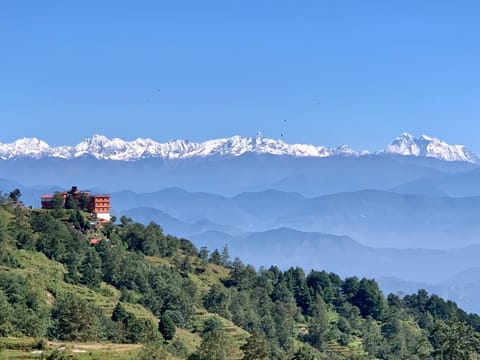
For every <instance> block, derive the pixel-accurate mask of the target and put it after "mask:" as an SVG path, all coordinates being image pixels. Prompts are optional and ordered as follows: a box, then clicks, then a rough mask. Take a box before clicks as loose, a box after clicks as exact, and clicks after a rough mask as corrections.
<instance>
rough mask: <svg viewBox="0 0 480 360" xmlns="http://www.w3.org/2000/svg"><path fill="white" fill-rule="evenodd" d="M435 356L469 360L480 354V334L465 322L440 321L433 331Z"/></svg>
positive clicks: (446, 358)
mask: <svg viewBox="0 0 480 360" xmlns="http://www.w3.org/2000/svg"><path fill="white" fill-rule="evenodd" d="M432 340H433V341H432V342H433V346H434V352H433V355H434V357H435V358H438V359H444V360H469V359H472V357H473V356H475V355H478V354H480V335H479V334H478V333H476V332H475V331H474V329H473V328H472V327H470V326H468V325H467V324H465V323H461V322H458V321H455V320H450V321H447V322H443V321H438V322H437V323H436V325H435V328H434V330H433V333H432Z"/></svg>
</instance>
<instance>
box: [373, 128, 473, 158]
mask: <svg viewBox="0 0 480 360" xmlns="http://www.w3.org/2000/svg"><path fill="white" fill-rule="evenodd" d="M380 153H386V154H398V155H407V156H408V155H409V156H422V157H432V158H436V159H440V160H444V161H466V162H471V163H478V162H479V159H478V157H477V156H476V155H475V154H474V153H473V152H471V151H470V150H469V149H467V148H466V147H465V146H464V145H449V144H447V143H446V142H444V141H442V140H439V139H437V138H434V137H430V136H427V135H422V136H420V137H418V138H415V137H414V136H413V135H411V134H409V133H403V134H402V135H400V136H399V137H397V138H396V139H395V140H393V142H392V143H391V144H390V145H388V146H387V147H386V148H385V149H384V150H382V151H380Z"/></svg>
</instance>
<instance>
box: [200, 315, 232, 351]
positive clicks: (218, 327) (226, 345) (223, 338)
mask: <svg viewBox="0 0 480 360" xmlns="http://www.w3.org/2000/svg"><path fill="white" fill-rule="evenodd" d="M202 338H203V339H202V343H201V344H200V347H199V349H198V351H197V353H196V354H195V358H196V359H198V360H227V359H229V355H230V354H229V351H230V350H231V346H232V344H231V340H230V339H229V338H228V337H227V335H226V333H225V330H224V329H223V326H222V323H221V322H220V320H218V319H217V318H215V317H213V318H209V319H207V320H205V323H204V327H203V332H202Z"/></svg>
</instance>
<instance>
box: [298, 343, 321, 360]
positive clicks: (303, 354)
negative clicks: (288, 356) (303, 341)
mask: <svg viewBox="0 0 480 360" xmlns="http://www.w3.org/2000/svg"><path fill="white" fill-rule="evenodd" d="M292 360H320V356H319V355H318V353H316V352H315V351H314V350H313V349H311V348H309V347H307V346H302V347H300V348H299V349H298V350H297V351H296V352H295V354H294V355H293V358H292Z"/></svg>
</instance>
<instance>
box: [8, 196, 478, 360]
mask: <svg viewBox="0 0 480 360" xmlns="http://www.w3.org/2000/svg"><path fill="white" fill-rule="evenodd" d="M60 197H61V195H60ZM57 198H58V196H57ZM61 201H62V202H63V198H62V199H61ZM72 207H73V209H70V210H63V204H62V208H61V209H60V208H59V209H57V210H58V211H56V210H53V211H32V210H28V209H21V208H19V207H18V206H14V205H13V204H12V201H10V200H9V199H8V198H7V197H5V196H0V267H1V269H0V336H34V337H40V338H41V337H44V336H48V337H49V338H50V339H58V340H62V341H107V340H110V341H116V342H122V343H144V344H147V346H146V347H145V348H144V350H142V351H141V352H140V353H139V354H136V355H135V358H145V359H147V358H148V359H150V358H151V359H155V358H158V359H164V358H168V357H169V356H170V355H169V354H174V355H175V356H176V357H177V358H187V356H188V355H189V354H190V353H191V352H194V353H193V354H191V356H190V358H191V359H230V358H236V359H239V358H241V357H242V356H243V358H244V359H292V358H293V359H319V358H320V356H322V358H326V359H332V360H333V359H363V358H378V359H433V358H439V359H469V358H475V356H477V355H478V354H479V353H480V345H479V344H480V341H479V333H478V331H479V330H480V317H479V316H478V315H475V314H466V313H465V312H464V311H463V310H461V309H459V308H458V307H457V305H456V304H455V303H453V302H451V301H445V300H443V299H441V298H440V297H438V296H436V295H429V294H428V293H427V292H426V291H424V290H419V291H418V292H417V293H416V294H412V295H408V296H405V297H404V298H403V299H402V298H400V297H398V296H395V295H391V294H390V295H389V296H388V297H387V299H385V298H384V296H383V294H382V293H381V291H380V290H379V287H378V284H377V283H376V282H375V281H374V280H370V279H358V278H356V277H351V278H347V279H344V280H342V279H341V278H340V277H339V276H338V275H335V274H332V273H327V272H325V271H311V272H310V273H309V274H308V275H307V276H306V275H305V273H304V271H303V270H302V269H301V268H298V267H297V268H291V269H288V270H286V271H282V270H280V269H279V268H277V267H271V268H269V269H268V270H267V269H264V268H262V269H260V270H259V271H257V270H255V268H253V267H252V266H250V265H245V264H243V263H242V261H241V260H240V259H238V258H237V259H235V260H234V261H233V262H230V259H229V254H228V248H226V247H225V248H224V249H223V251H222V252H221V253H220V252H218V251H216V250H214V251H213V252H212V253H211V254H210V255H209V251H208V249H206V248H201V249H200V251H197V249H196V248H195V247H194V246H193V245H192V244H191V243H190V242H189V241H188V240H185V239H177V238H175V237H172V236H169V235H165V234H164V233H163V231H162V229H161V227H160V226H158V225H156V224H154V223H151V224H149V225H147V226H144V225H141V224H136V223H134V222H133V221H132V220H131V219H129V218H126V217H122V218H121V219H120V224H119V225H115V224H113V223H110V224H107V225H105V226H104V227H102V228H100V229H94V230H91V229H88V226H87V223H88V221H86V219H85V217H84V215H83V213H82V212H81V211H80V210H79V209H75V208H74V206H72ZM52 215H53V216H52ZM91 232H93V234H94V236H97V237H99V238H102V239H105V238H108V239H109V241H101V242H100V243H99V244H97V245H96V246H90V245H89V242H88V238H89V237H91V236H92V235H91ZM87 234H88V235H87ZM35 251H37V252H41V253H43V254H45V255H46V257H48V259H51V260H47V259H46V257H45V255H41V254H39V253H35ZM34 259H35V260H34ZM47 263H48V264H49V265H48V266H45V265H46V264H47ZM52 264H55V265H54V266H53V265H52ZM222 265H223V266H227V268H225V267H222ZM44 272H45V273H44ZM103 295H104V296H103ZM139 309H142V310H141V311H140V314H139ZM207 311H208V312H210V313H215V314H217V315H218V316H221V317H222V318H223V319H220V318H219V317H217V316H214V317H212V316H211V315H210V314H208V315H207V314H206V312H207ZM155 317H156V318H157V319H160V322H159V323H157V321H158V320H156V319H155ZM205 318H207V320H206V321H205V323H204V324H203V330H201V331H200V329H201V328H202V326H200V319H201V320H203V319H205ZM227 320H231V321H232V323H233V324H230V323H228V321H227ZM227 323H228V324H230V325H227ZM235 326H238V327H240V328H242V329H244V330H245V331H248V332H249V333H250V335H249V336H247V335H246V333H241V334H238V331H239V329H238V328H237V327H235ZM232 327H235V329H236V330H234V331H233V332H232ZM192 331H193V332H197V333H196V334H193V333H192ZM232 334H236V335H232ZM199 335H201V342H200V340H199ZM186 336H187V337H186ZM188 337H190V338H188ZM180 339H181V340H180ZM185 339H188V341H183V340H185ZM163 340H167V341H169V343H168V345H165V344H163ZM199 344H200V345H199ZM198 345H199V346H198ZM197 346H198V347H197ZM240 347H241V349H240ZM137 355H138V356H137Z"/></svg>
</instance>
